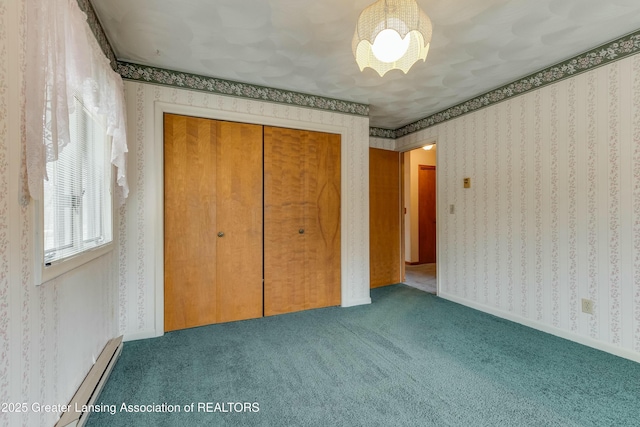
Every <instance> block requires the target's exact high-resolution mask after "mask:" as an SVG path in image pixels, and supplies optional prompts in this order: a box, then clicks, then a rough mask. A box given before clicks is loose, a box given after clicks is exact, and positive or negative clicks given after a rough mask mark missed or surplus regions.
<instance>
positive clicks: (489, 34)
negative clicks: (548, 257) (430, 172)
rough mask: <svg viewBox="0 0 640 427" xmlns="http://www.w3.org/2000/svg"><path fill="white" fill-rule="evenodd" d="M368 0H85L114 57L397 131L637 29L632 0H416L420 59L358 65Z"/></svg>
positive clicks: (638, 5)
mask: <svg viewBox="0 0 640 427" xmlns="http://www.w3.org/2000/svg"><path fill="white" fill-rule="evenodd" d="M372 2H373V0H92V3H93V5H94V8H95V9H96V13H97V14H98V17H99V18H100V21H101V22H102V24H103V26H104V29H105V31H106V33H107V36H108V37H109V39H110V41H111V43H112V44H113V48H114V50H115V52H116V56H117V57H118V59H121V60H125V61H129V62H135V63H139V64H143V65H152V66H156V67H161V68H167V69H172V70H177V71H185V72H191V73H195V74H201V75H205V76H211V77H219V78H223V79H229V80H235V81H240V82H245V83H252V84H258V85H262V86H269V87H274V88H279V89H287V90H292V91H296V92H303V93H309V94H314V95H321V96H326V97H330V98H337V99H342V100H346V101H355V102H360V103H365V104H370V106H371V120H370V124H371V126H375V127H383V128H389V129H395V128H398V127H400V126H402V125H405V124H408V123H412V122H414V121H416V120H418V119H421V118H423V117H426V116H428V115H430V114H433V113H435V112H438V111H441V110H443V109H445V108H448V107H451V106H453V105H455V104H458V103H460V102H462V101H465V100H467V99H469V98H472V97H474V96H476V95H479V94H481V93H484V92H486V91H488V90H491V89H493V88H496V87H499V86H502V85H504V84H506V83H509V82H511V81H513V80H516V79H517V78H519V77H523V76H525V75H527V74H530V73H532V72H534V71H538V70H540V69H542V68H545V67H547V66H549V65H552V64H554V63H557V62H560V61H562V60H564V59H567V58H569V57H572V56H574V55H576V54H578V53H581V52H583V51H585V50H588V49H590V48H593V47H595V46H597V45H599V44H601V43H604V42H607V41H609V40H612V39H614V38H616V37H618V36H622V35H624V34H626V33H629V32H632V31H634V30H637V29H639V28H640V0H511V1H507V0H418V4H419V5H420V6H421V7H422V8H423V9H424V10H425V11H426V13H427V14H428V15H429V16H430V17H431V21H432V23H433V40H432V43H431V49H430V51H429V55H428V56H427V60H426V62H425V63H422V62H419V63H418V64H416V65H414V67H413V68H412V69H411V70H410V71H409V73H408V74H407V75H404V74H403V73H402V72H400V71H392V72H390V73H388V74H387V75H385V76H384V77H379V76H378V75H377V74H376V73H375V72H374V71H373V70H371V69H366V70H365V72H363V73H361V72H360V71H359V69H358V66H357V65H356V63H355V60H354V58H353V55H352V53H351V39H352V37H353V32H354V29H355V23H356V20H357V18H358V15H359V13H360V11H361V10H362V9H363V8H364V7H366V6H367V5H368V4H370V3H372Z"/></svg>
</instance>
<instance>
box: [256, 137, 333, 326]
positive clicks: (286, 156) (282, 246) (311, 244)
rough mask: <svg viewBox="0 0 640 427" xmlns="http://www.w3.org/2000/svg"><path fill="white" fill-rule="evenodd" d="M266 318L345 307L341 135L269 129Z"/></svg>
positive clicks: (266, 140)
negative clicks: (342, 288)
mask: <svg viewBox="0 0 640 427" xmlns="http://www.w3.org/2000/svg"><path fill="white" fill-rule="evenodd" d="M264 227H265V228H264V257H265V258H264V314H265V315H274V314H281V313H288V312H294V311H300V310H306V309H311V308H319V307H327V306H332V305H339V304H340V136H339V135H333V134H327V133H320V132H309V131H299V130H293V129H283V128H274V127H268V126H265V128H264Z"/></svg>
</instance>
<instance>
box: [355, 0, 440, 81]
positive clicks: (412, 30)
mask: <svg viewBox="0 0 640 427" xmlns="http://www.w3.org/2000/svg"><path fill="white" fill-rule="evenodd" d="M431 33H432V27H431V20H430V19H429V17H428V16H427V14H426V13H424V11H423V10H422V9H420V7H419V6H418V4H417V3H416V1H415V0H378V1H377V2H375V3H373V4H372V5H370V6H368V7H367V8H366V9H365V10H363V11H362V13H361V14H360V17H359V18H358V24H357V26H356V32H355V34H354V35H353V42H352V49H353V55H354V56H355V58H356V62H357V63H358V66H359V67H360V71H362V70H364V69H365V68H366V67H371V68H373V69H374V70H376V71H377V72H378V74H380V76H384V75H385V74H386V73H387V72H388V71H390V70H393V69H398V70H402V72H404V73H405V74H406V73H407V72H408V71H409V69H410V68H411V67H412V66H413V64H415V63H416V62H418V60H420V59H422V60H423V61H424V60H425V59H426V58H427V53H428V52H429V44H430V43H431Z"/></svg>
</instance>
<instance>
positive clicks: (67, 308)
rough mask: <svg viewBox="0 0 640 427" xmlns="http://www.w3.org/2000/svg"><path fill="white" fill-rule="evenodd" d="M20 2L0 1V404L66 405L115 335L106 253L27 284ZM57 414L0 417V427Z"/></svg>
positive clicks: (111, 261)
mask: <svg viewBox="0 0 640 427" xmlns="http://www.w3.org/2000/svg"><path fill="white" fill-rule="evenodd" d="M24 4H25V2H24V0H0V55H1V56H0V402H25V403H27V404H28V405H31V404H33V403H35V402H39V403H43V404H67V403H68V402H69V400H70V399H71V397H72V396H73V394H74V393H75V391H76V389H77V388H78V386H79V385H80V383H81V382H82V380H83V379H84V377H85V375H86V374H87V372H88V371H89V369H90V367H91V366H92V364H93V360H94V358H95V357H97V356H98V354H99V353H100V351H101V350H102V348H103V347H104V345H105V344H106V342H107V341H108V340H109V339H110V338H113V337H114V336H115V332H116V323H115V301H116V297H117V294H116V291H117V287H116V285H117V282H116V273H115V272H116V271H117V265H116V262H117V260H116V258H115V256H114V255H113V252H112V253H110V254H107V255H105V256H103V257H100V258H98V259H96V260H94V261H92V262H90V263H88V264H85V265H84V266H82V267H80V268H78V269H75V270H73V271H71V272H69V273H67V274H65V275H63V276H60V277H58V278H57V279H55V280H54V281H52V282H49V283H45V284H43V285H42V286H36V285H35V284H34V281H33V274H32V270H33V255H32V251H33V244H32V242H33V238H34V230H33V223H32V216H33V212H32V209H33V203H32V204H31V205H29V206H27V207H22V206H21V205H20V204H19V201H18V200H19V181H20V180H19V177H20V164H21V144H22V141H23V137H24V126H23V125H22V123H23V119H24V101H25V98H24V83H25V82H24V79H23V76H22V70H23V69H24V56H23V54H22V51H23V47H24V29H25V25H24V24H25V13H24ZM58 416H59V414H57V413H46V412H40V413H34V412H33V411H29V413H28V414H16V413H14V414H8V413H2V412H0V425H3V426H15V425H25V426H38V425H43V426H44V425H48V426H51V425H53V424H54V423H55V421H56V420H57V418H58Z"/></svg>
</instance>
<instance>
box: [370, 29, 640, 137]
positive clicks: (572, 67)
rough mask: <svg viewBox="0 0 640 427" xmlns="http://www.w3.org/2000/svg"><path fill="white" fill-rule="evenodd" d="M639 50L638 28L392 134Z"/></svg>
mask: <svg viewBox="0 0 640 427" xmlns="http://www.w3.org/2000/svg"><path fill="white" fill-rule="evenodd" d="M638 52H640V29H639V30H636V31H634V32H632V33H630V34H627V35H625V36H622V37H619V38H617V39H615V40H613V41H610V42H608V43H604V44H602V45H600V46H597V47H595V48H593V49H591V50H589V51H587V52H584V53H581V54H579V55H577V56H574V57H573V58H569V59H567V60H565V61H563V62H560V63H557V64H555V65H552V66H550V67H547V68H545V69H543V70H541V71H537V72H535V73H532V74H529V75H527V76H525V77H523V78H521V79H518V80H516V81H514V82H512V83H509V84H506V85H504V86H501V87H499V88H497V89H494V90H491V91H489V92H486V93H484V94H482V95H479V96H476V97H474V98H471V99H469V100H468V101H465V102H462V103H460V104H458V105H454V106H453V107H450V108H447V109H445V110H443V111H440V112H439V113H435V114H432V115H430V116H427V117H425V118H423V119H420V120H418V121H416V122H413V123H410V124H408V125H405V126H402V127H400V128H398V129H395V131H394V134H395V135H394V136H395V138H396V139H397V138H400V137H403V136H406V135H409V134H411V133H414V132H418V131H421V130H423V129H426V128H429V127H431V126H434V125H437V124H439V123H442V122H445V121H448V120H451V119H455V118H457V117H460V116H462V115H464V114H467V113H471V112H474V111H477V110H479V109H481V108H484V107H489V106H491V105H494V104H497V103H499V102H502V101H504V100H507V99H509V98H513V97H515V96H518V95H522V94H524V93H527V92H531V91H533V90H536V89H540V88H542V87H544V86H548V85H550V84H553V83H556V82H559V81H560V80H564V79H566V78H569V77H573V76H576V75H578V74H581V73H584V72H586V71H590V70H593V69H594V68H597V67H601V66H603V65H606V64H609V63H611V62H615V61H619V60H621V59H624V58H626V57H628V56H631V55H634V54H636V53H638ZM380 131H384V129H378V128H371V129H370V131H369V133H370V135H371V136H378V137H380V138H384V136H382V135H378V133H384V132H380Z"/></svg>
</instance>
